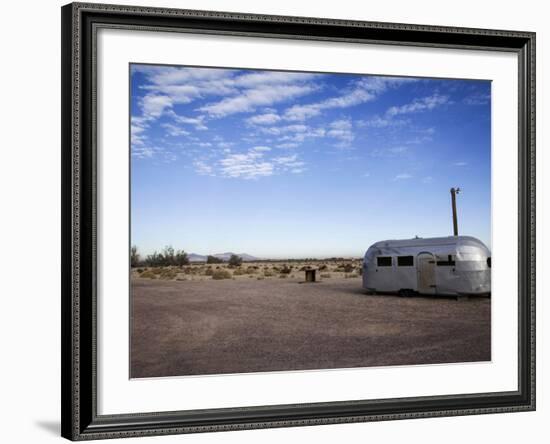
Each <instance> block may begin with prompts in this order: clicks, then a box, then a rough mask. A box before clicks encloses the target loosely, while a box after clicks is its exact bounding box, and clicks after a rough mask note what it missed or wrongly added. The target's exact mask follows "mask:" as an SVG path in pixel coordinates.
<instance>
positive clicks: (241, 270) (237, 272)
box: [233, 268, 248, 276]
mask: <svg viewBox="0 0 550 444" xmlns="http://www.w3.org/2000/svg"><path fill="white" fill-rule="evenodd" d="M243 274H248V273H247V271H246V270H245V269H244V268H236V269H235V270H234V271H233V276H242V275H243Z"/></svg>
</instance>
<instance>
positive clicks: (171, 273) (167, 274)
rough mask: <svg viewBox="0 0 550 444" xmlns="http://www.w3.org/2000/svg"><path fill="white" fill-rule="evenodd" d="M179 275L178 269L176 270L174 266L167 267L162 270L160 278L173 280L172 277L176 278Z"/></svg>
mask: <svg viewBox="0 0 550 444" xmlns="http://www.w3.org/2000/svg"><path fill="white" fill-rule="evenodd" d="M177 275H178V270H175V269H174V268H166V269H165V270H163V271H162V273H161V274H160V276H159V277H160V279H165V280H172V279H175V278H176V276H177Z"/></svg>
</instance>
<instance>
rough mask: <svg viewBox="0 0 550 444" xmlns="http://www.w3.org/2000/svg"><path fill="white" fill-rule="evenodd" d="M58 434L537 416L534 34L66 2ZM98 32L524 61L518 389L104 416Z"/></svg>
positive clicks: (130, 434) (521, 78)
mask: <svg viewBox="0 0 550 444" xmlns="http://www.w3.org/2000/svg"><path fill="white" fill-rule="evenodd" d="M61 15H62V33H61V47H62V61H61V71H62V78H61V85H62V88H61V90H62V96H61V102H62V126H61V135H62V194H61V196H62V247H61V248H62V276H61V280H62V304H61V309H62V329H61V340H62V411H61V413H62V415H61V416H62V436H64V437H65V438H68V439H71V440H85V439H86V440H87V439H100V438H120V437H134V436H146V435H164V434H177V433H193V432H207V431H223V430H237V429H253V428H268V427H287V426H304V425H316V424H333V423H348V422H363V421H378V420H391V419H405V418H425V417H434V416H453V415H472V414H484V413H500V412H517V411H527V410H534V409H535V33H533V32H518V31H502V30H488V29H468V28H451V27H439V26H424V25H409V24H396V23H378V22H362V21H352V20H333V19H320V18H306V17H283V16H266V15H253V14H236V13H225V12H211V11H194V10H178V9H162V8H146V7H132V6H117V5H103V4H85V3H72V4H68V5H66V6H64V7H62V10H61ZM100 27H104V28H105V27H106V28H109V27H116V28H125V29H128V30H132V29H147V30H152V31H154V30H159V31H172V32H199V33H210V34H222V35H223V34H227V35H242V36H261V37H265V38H282V37H284V38H292V39H310V40H319V41H339V42H354V43H376V44H391V45H409V46H424V47H435V48H461V49H468V50H486V51H506V52H511V53H514V54H516V55H517V58H518V66H519V75H518V78H519V134H518V159H519V183H518V198H519V208H518V214H519V232H518V245H519V257H518V260H519V268H518V279H519V280H518V282H519V286H518V294H519V298H518V299H519V307H518V316H519V319H518V321H519V322H518V326H519V328H518V344H519V347H518V363H519V370H518V377H519V380H518V390H517V391H510V392H496V393H472V394H465V395H452V396H426V397H414V398H393V399H383V400H364V401H360V400H359V401H357V400H355V401H342V402H325V403H310V404H297V405H276V406H258V407H242V408H230V409H229V408H223V409H208V410H193V411H171V412H148V413H140V414H120V415H108V416H106V415H98V414H97V380H96V367H95V366H96V356H95V353H96V248H97V245H96V237H95V235H96V211H97V208H96V175H97V164H96V159H95V156H96V145H95V144H96V136H95V122H96V109H95V106H96V100H95V97H96V90H95V88H96V86H95V78H94V76H95V50H96V47H95V39H96V31H97V29H99V28H100Z"/></svg>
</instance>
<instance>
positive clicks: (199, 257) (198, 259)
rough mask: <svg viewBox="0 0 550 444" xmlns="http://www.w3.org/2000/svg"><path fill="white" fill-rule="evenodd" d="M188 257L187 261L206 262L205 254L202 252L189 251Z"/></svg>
mask: <svg viewBox="0 0 550 444" xmlns="http://www.w3.org/2000/svg"><path fill="white" fill-rule="evenodd" d="M188 258H189V262H206V256H203V255H202V254H195V253H191V254H190V255H189V256H188Z"/></svg>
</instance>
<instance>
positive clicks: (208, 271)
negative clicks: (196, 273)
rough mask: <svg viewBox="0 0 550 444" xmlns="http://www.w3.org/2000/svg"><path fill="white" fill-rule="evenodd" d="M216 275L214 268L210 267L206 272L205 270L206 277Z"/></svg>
mask: <svg viewBox="0 0 550 444" xmlns="http://www.w3.org/2000/svg"><path fill="white" fill-rule="evenodd" d="M212 274H214V270H212V267H208V268H207V269H206V270H204V275H205V276H212Z"/></svg>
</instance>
